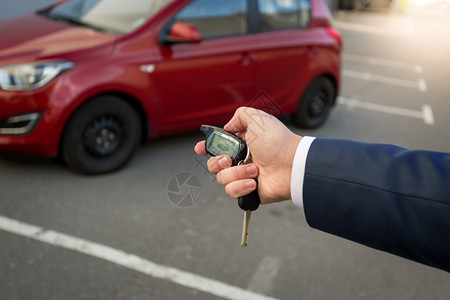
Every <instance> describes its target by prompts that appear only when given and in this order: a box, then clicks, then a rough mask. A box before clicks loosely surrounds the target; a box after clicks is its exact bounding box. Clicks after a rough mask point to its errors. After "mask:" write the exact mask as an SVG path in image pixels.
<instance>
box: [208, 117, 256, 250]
mask: <svg viewBox="0 0 450 300" xmlns="http://www.w3.org/2000/svg"><path fill="white" fill-rule="evenodd" d="M200 130H201V132H203V133H204V134H205V135H206V139H205V141H206V147H205V149H206V152H207V153H208V154H210V155H212V156H219V155H224V154H225V155H228V156H230V157H231V160H232V165H233V166H236V165H240V164H245V163H246V162H247V160H248V158H249V156H250V150H249V148H248V147H247V145H246V144H245V142H244V141H243V140H242V139H241V138H239V137H238V136H236V135H235V134H232V133H231V132H228V131H226V130H224V129H222V128H219V127H215V126H209V125H202V126H201V128H200ZM260 202H261V200H260V199H259V196H258V191H257V190H254V191H253V192H251V193H250V194H248V195H245V196H242V197H239V199H238V204H239V207H240V208H241V209H242V210H244V211H245V213H244V222H243V226H242V237H241V246H242V247H246V246H247V240H248V227H249V222H250V216H251V212H252V211H254V210H256V209H257V208H258V207H259V204H260Z"/></svg>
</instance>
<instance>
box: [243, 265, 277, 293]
mask: <svg viewBox="0 0 450 300" xmlns="http://www.w3.org/2000/svg"><path fill="white" fill-rule="evenodd" d="M280 267H281V260H280V259H279V258H278V257H274V256H266V257H264V258H263V260H262V261H261V263H260V264H259V267H258V269H257V270H256V271H255V273H254V274H253V276H252V278H251V280H250V283H249V284H248V289H249V290H251V291H254V292H258V293H261V294H267V293H268V292H270V291H271V290H272V285H273V279H274V278H275V276H277V274H278V270H279V269H280Z"/></svg>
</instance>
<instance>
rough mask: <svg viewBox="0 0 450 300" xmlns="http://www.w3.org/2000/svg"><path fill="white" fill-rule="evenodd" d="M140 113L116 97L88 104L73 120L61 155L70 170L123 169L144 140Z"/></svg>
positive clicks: (68, 127) (96, 100) (103, 97)
mask: <svg viewBox="0 0 450 300" xmlns="http://www.w3.org/2000/svg"><path fill="white" fill-rule="evenodd" d="M141 132H142V131H141V125H140V119H139V115H138V114H137V112H136V111H135V110H134V109H133V107H131V106H130V105H129V104H128V103H126V102H125V101H123V100H122V99H120V98H118V97H115V96H101V97H97V98H94V99H92V100H90V101H88V102H87V103H86V104H84V105H83V106H81V107H80V108H79V109H78V110H77V111H76V112H75V113H74V115H73V116H72V117H71V119H70V121H69V123H68V125H67V126H66V129H65V131H64V134H63V138H62V144H61V152H62V157H63V159H64V161H65V163H66V164H67V165H68V167H69V168H71V169H73V170H76V171H80V172H83V173H87V174H100V173H106V172H111V171H114V170H117V169H119V168H120V167H122V166H123V165H124V164H125V163H126V162H127V161H128V160H129V159H130V158H131V156H132V155H133V154H134V152H135V151H136V149H137V147H138V145H139V141H140V139H141Z"/></svg>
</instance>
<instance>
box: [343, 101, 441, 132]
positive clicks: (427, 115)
mask: <svg viewBox="0 0 450 300" xmlns="http://www.w3.org/2000/svg"><path fill="white" fill-rule="evenodd" d="M338 102H339V103H340V104H344V105H347V106H350V107H354V108H361V109H366V110H371V111H377V112H381V113H386V114H392V115H398V116H404V117H410V118H417V119H422V120H423V121H424V123H425V124H427V125H434V117H433V111H432V109H431V107H430V106H429V105H424V106H422V111H416V110H411V109H406V108H400V107H393V106H387V105H381V104H375V103H368V102H363V101H359V100H356V99H349V98H344V97H338Z"/></svg>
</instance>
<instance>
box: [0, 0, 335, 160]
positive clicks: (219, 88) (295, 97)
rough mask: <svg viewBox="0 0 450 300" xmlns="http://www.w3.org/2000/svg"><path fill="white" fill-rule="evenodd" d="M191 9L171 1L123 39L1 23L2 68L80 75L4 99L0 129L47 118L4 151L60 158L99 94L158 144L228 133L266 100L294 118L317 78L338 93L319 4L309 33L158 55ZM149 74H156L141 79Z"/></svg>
mask: <svg viewBox="0 0 450 300" xmlns="http://www.w3.org/2000/svg"><path fill="white" fill-rule="evenodd" d="M189 2H190V0H174V1H173V2H172V3H171V4H169V5H168V6H167V7H165V8H164V9H163V10H162V11H161V12H160V13H158V14H157V15H156V16H154V17H153V18H152V19H150V20H149V21H148V22H147V23H146V24H145V25H143V26H141V27H140V28H139V29H137V30H135V31H134V32H132V33H130V34H126V35H122V36H119V35H113V34H107V33H102V32H98V31H94V30H91V29H87V28H81V27H74V26H71V25H68V24H63V23H59V22H55V21H52V20H49V19H46V18H45V17H43V16H40V15H37V14H29V15H25V16H21V17H17V18H13V19H9V20H5V21H0V34H1V35H2V36H3V37H5V38H2V39H1V40H0V66H4V65H12V64H18V63H26V62H35V61H41V60H68V61H71V62H73V63H74V64H75V66H76V67H75V68H73V69H71V70H69V71H67V72H65V73H62V74H61V75H59V76H58V77H57V78H55V79H54V80H53V81H51V82H50V83H49V84H47V85H45V86H44V87H41V88H39V89H37V90H33V91H20V92H17V91H5V90H1V89H0V121H2V120H5V119H6V118H8V117H12V116H16V115H20V114H27V113H30V112H43V114H42V117H41V120H40V121H39V123H38V124H37V126H36V127H35V128H34V130H33V131H31V132H30V133H28V134H26V135H0V150H2V151H9V152H17V153H28V154H37V155H46V156H55V155H57V153H58V149H59V143H60V139H61V135H62V133H63V131H64V128H65V126H66V124H67V122H68V120H69V118H70V116H71V115H72V114H73V112H74V111H75V110H76V109H77V108H78V107H80V105H82V104H83V103H85V102H86V101H89V99H91V98H93V97H95V96H97V95H102V94H115V95H120V96H122V97H123V98H124V99H127V100H128V101H130V102H132V103H133V105H134V106H135V107H136V108H137V109H138V110H139V111H140V113H141V114H142V115H143V116H144V117H145V118H144V119H145V120H144V122H146V123H147V124H148V125H149V128H150V130H149V132H148V135H149V136H159V135H163V134H169V133H173V132H177V131H182V130H188V129H193V128H196V127H199V126H200V125H201V124H220V123H223V122H225V121H227V119H229V118H230V117H231V115H232V114H233V112H234V111H235V110H236V108H238V107H240V106H245V105H252V101H254V99H255V96H257V95H258V93H260V92H261V91H262V90H263V91H264V92H265V93H266V94H267V95H269V96H270V97H271V99H273V101H275V102H276V103H277V105H278V107H279V108H280V110H281V112H282V113H284V114H290V113H292V112H294V110H295V109H296V107H297V105H298V101H299V98H300V96H301V95H302V93H303V92H304V90H305V89H306V87H307V86H308V84H309V83H310V82H311V81H312V80H314V79H315V78H317V77H319V76H328V77H329V78H330V79H332V81H333V82H334V83H335V85H336V88H337V89H338V88H339V78H340V76H339V69H340V45H338V42H337V41H336V40H335V39H333V38H332V37H331V36H329V35H328V34H327V33H326V30H325V28H324V27H320V26H323V24H322V23H323V22H329V18H330V16H329V11H328V9H327V8H326V6H324V5H325V4H323V2H322V1H318V0H312V5H313V21H312V24H311V26H310V27H311V28H309V29H290V30H281V31H272V32H262V33H254V34H247V35H243V36H231V37H226V38H218V39H208V40H204V41H202V42H201V43H198V44H174V45H170V46H163V45H161V44H160V42H159V38H160V33H161V31H162V30H163V28H164V26H166V25H167V23H168V22H169V21H170V20H171V18H172V17H173V15H174V14H175V13H176V12H177V11H178V10H180V9H181V8H182V7H183V6H184V5H186V4H187V3H189ZM321 22H322V23H321ZM328 26H331V25H330V24H328ZM149 65H151V66H153V67H154V70H156V71H155V72H151V73H146V72H143V71H142V68H143V66H144V67H145V66H149ZM293 65H294V66H297V67H296V68H293V67H292V66H293ZM262 88H263V89H262Z"/></svg>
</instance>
